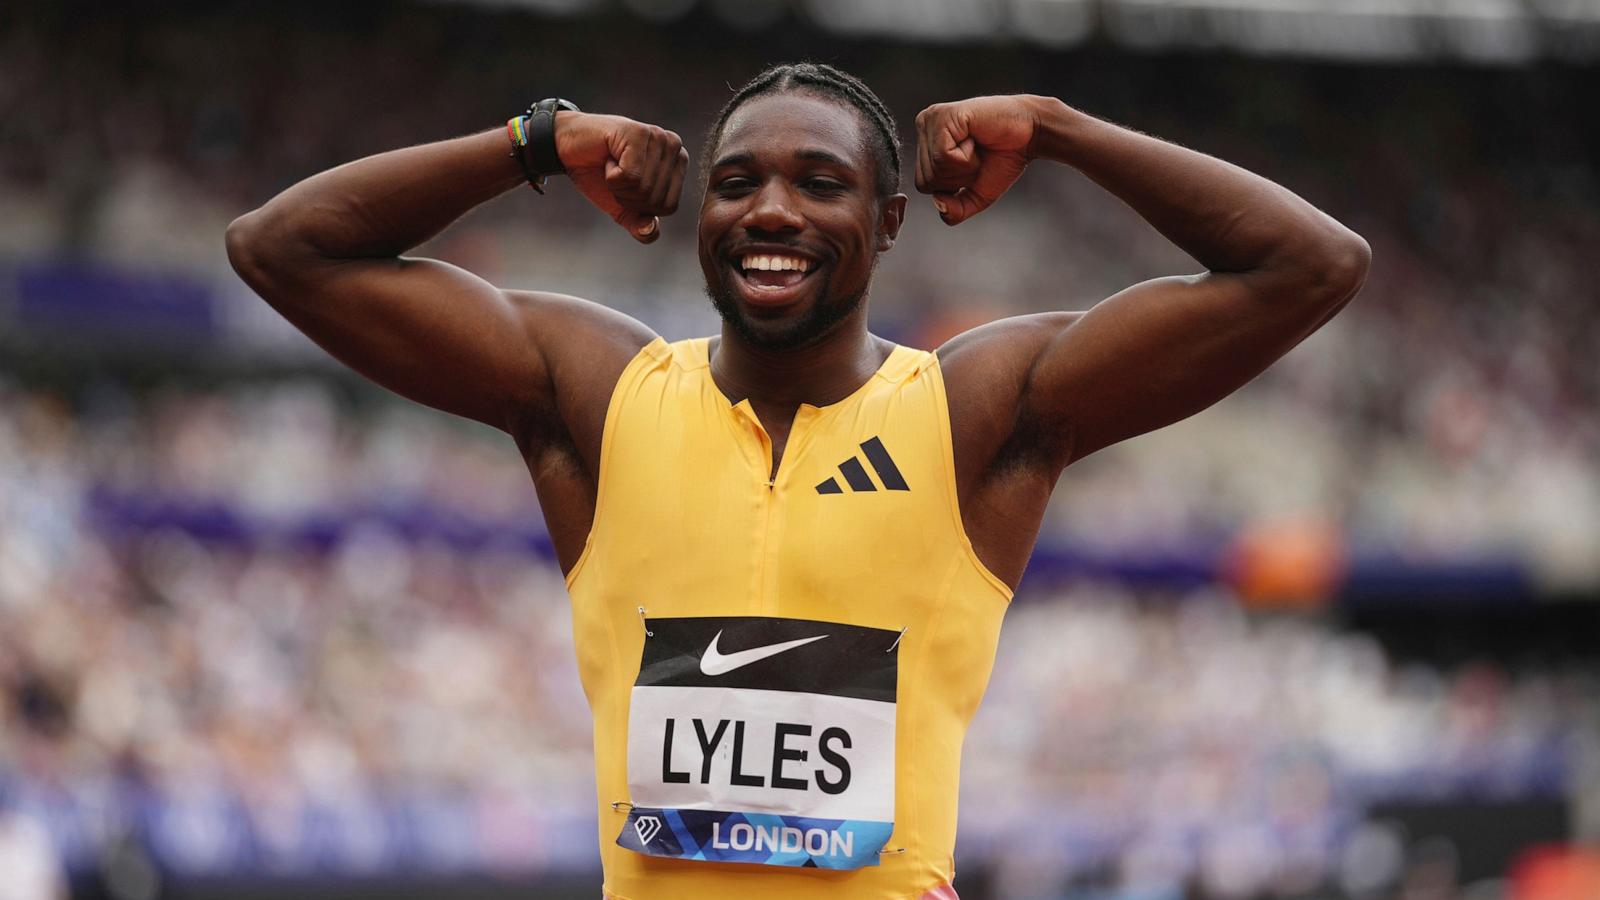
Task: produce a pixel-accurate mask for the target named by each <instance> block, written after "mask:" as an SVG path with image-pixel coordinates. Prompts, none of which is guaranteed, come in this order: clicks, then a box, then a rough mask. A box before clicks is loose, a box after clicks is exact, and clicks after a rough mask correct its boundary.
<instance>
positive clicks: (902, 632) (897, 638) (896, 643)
mask: <svg viewBox="0 0 1600 900" xmlns="http://www.w3.org/2000/svg"><path fill="white" fill-rule="evenodd" d="M910 628H911V626H910V625H907V626H906V627H905V628H902V629H900V633H899V634H897V635H895V636H894V643H892V644H890V645H889V649H887V650H885V651H883V652H885V653H893V652H894V648H896V647H898V646H900V639H901V638H903V637H905V636H906V631H907V630H909V629H910Z"/></svg>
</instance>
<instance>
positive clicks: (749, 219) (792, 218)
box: [740, 178, 805, 234]
mask: <svg viewBox="0 0 1600 900" xmlns="http://www.w3.org/2000/svg"><path fill="white" fill-rule="evenodd" d="M794 201H795V198H794V194H793V192H791V191H790V190H788V188H787V187H786V186H785V185H784V184H783V182H782V181H781V180H779V179H776V178H769V179H767V180H766V182H765V183H764V184H762V186H761V188H760V189H759V190H758V191H756V192H755V194H754V195H753V196H752V197H751V198H750V207H749V209H748V210H747V211H746V212H745V214H744V217H743V221H741V222H740V224H741V225H743V226H744V228H745V230H747V231H751V232H760V233H765V234H781V233H784V232H796V231H800V230H801V229H802V228H804V227H805V219H804V218H802V217H801V215H800V210H799V209H798V208H797V206H796V204H795V202H794Z"/></svg>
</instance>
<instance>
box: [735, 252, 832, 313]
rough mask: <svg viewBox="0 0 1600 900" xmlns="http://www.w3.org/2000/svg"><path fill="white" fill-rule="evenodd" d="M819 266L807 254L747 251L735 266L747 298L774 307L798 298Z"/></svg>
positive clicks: (752, 301) (736, 261)
mask: <svg viewBox="0 0 1600 900" xmlns="http://www.w3.org/2000/svg"><path fill="white" fill-rule="evenodd" d="M816 269H817V263H816V262H814V261H812V260H809V259H806V258H805V257H802V256H791V255H787V254H777V253H747V254H744V255H742V256H740V257H738V258H737V259H736V260H735V262H734V265H733V270H734V272H735V273H736V274H737V275H738V276H739V278H738V282H739V284H740V286H741V287H743V288H744V291H743V293H744V294H745V298H746V299H747V300H748V301H749V302H751V303H756V304H760V305H772V306H777V305H781V304H784V303H788V302H790V301H792V300H794V299H796V297H797V296H798V293H799V290H798V289H799V287H800V285H801V284H802V283H803V282H804V281H805V280H806V279H807V278H809V277H810V276H811V275H812V274H813V273H814V272H815V271H816Z"/></svg>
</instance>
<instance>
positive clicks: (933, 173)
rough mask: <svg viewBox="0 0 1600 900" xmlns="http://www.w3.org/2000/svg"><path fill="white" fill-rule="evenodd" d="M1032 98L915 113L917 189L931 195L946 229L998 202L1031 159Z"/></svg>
mask: <svg viewBox="0 0 1600 900" xmlns="http://www.w3.org/2000/svg"><path fill="white" fill-rule="evenodd" d="M1033 99H1034V98H1031V97H1022V96H1016V97H974V98H972V99H971V100H962V101H959V102H956V103H935V104H934V105H932V106H930V107H928V108H927V109H925V110H923V111H922V112H920V113H918V114H917V190H919V191H921V192H923V193H924V194H932V195H933V205H934V206H935V207H937V208H938V210H939V216H940V217H941V218H943V219H944V221H945V224H947V225H959V224H961V223H962V222H965V221H966V220H968V219H970V218H972V217H973V216H975V215H977V214H978V213H980V212H983V211H984V210H985V209H988V208H989V205H990V204H992V203H994V202H995V201H996V200H999V199H1000V195H1001V194H1004V193H1005V192H1006V189H1007V188H1009V187H1011V183H1012V182H1014V181H1016V180H1017V176H1018V175H1021V174H1022V170H1023V169H1025V168H1027V166H1028V161H1029V160H1030V159H1032V158H1033V157H1032V155H1031V154H1030V147H1031V146H1032V144H1033V135H1034V129H1035V126H1036V124H1037V121H1038V119H1037V117H1036V116H1035V108H1036V107H1035V104H1033V103H1032V102H1030V101H1032V100H1033Z"/></svg>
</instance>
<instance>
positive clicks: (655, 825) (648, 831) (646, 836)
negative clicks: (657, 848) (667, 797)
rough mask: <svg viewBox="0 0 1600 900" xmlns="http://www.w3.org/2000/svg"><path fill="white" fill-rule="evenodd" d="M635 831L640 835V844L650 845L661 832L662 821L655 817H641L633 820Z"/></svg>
mask: <svg viewBox="0 0 1600 900" xmlns="http://www.w3.org/2000/svg"><path fill="white" fill-rule="evenodd" d="M633 830H634V832H636V833H637V834H638V835H639V843H641V844H648V843H650V839H651V838H653V837H655V836H656V834H657V833H658V832H660V831H661V820H660V819H658V818H656V817H655V816H640V817H639V818H637V819H634V820H633Z"/></svg>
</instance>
